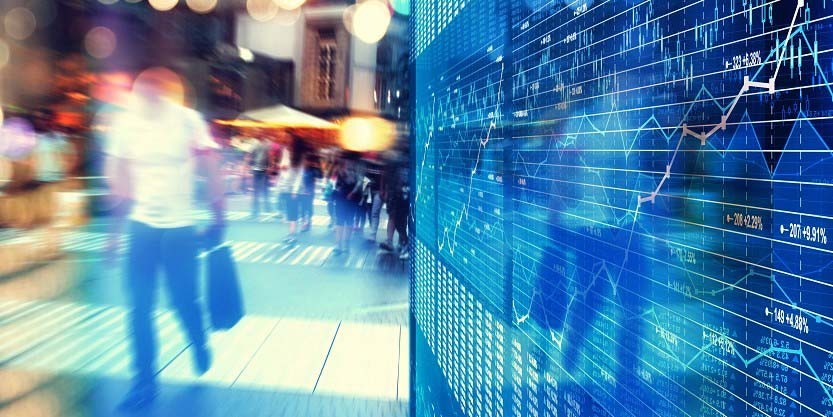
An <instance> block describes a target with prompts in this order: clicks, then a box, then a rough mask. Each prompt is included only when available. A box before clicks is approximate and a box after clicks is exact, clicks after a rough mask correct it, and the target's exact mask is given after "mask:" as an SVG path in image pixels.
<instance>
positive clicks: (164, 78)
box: [133, 67, 186, 105]
mask: <svg viewBox="0 0 833 417" xmlns="http://www.w3.org/2000/svg"><path fill="white" fill-rule="evenodd" d="M133 94H134V95H135V94H159V95H161V96H163V97H165V98H167V99H168V100H171V101H173V102H174V103H177V104H183V105H184V104H185V101H186V100H185V98H186V96H185V84H184V83H183V80H182V77H180V76H179V75H177V73H175V72H173V71H171V70H170V69H168V68H165V67H153V68H148V69H146V70H144V71H142V72H141V73H140V74H139V76H137V77H136V79H135V80H134V81H133Z"/></svg>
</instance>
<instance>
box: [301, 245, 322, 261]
mask: <svg viewBox="0 0 833 417" xmlns="http://www.w3.org/2000/svg"><path fill="white" fill-rule="evenodd" d="M326 250H327V248H326V247H324V246H318V247H316V248H315V250H314V251H313V252H312V253H311V254H310V255H309V257H308V258H307V260H306V262H304V265H316V261H318V260H320V259H321V255H322V254H323V253H324V252H325V251H326Z"/></svg>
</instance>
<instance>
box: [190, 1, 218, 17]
mask: <svg viewBox="0 0 833 417" xmlns="http://www.w3.org/2000/svg"><path fill="white" fill-rule="evenodd" d="M185 4H187V5H188V7H189V8H190V9H191V10H192V11H194V13H199V14H206V13H210V12H211V11H212V10H214V8H215V7H217V0H185Z"/></svg>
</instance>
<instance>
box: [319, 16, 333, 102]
mask: <svg viewBox="0 0 833 417" xmlns="http://www.w3.org/2000/svg"><path fill="white" fill-rule="evenodd" d="M336 47H337V44H336V33H335V30H334V29H332V28H327V29H319V30H318V79H317V83H316V84H317V94H318V99H320V100H333V99H335V92H336V60H337V53H336V50H337V49H336Z"/></svg>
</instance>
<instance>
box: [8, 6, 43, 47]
mask: <svg viewBox="0 0 833 417" xmlns="http://www.w3.org/2000/svg"><path fill="white" fill-rule="evenodd" d="M3 24H4V26H5V28H6V33H7V34H8V35H9V36H11V37H12V38H14V39H17V40H19V41H22V40H24V39H26V38H28V37H29V36H32V33H34V32H35V27H37V25H38V22H37V19H35V15H34V14H33V13H32V11H31V10H29V9H27V8H25V7H16V8H14V9H12V10H9V12H8V13H6V18H5V19H3Z"/></svg>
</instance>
